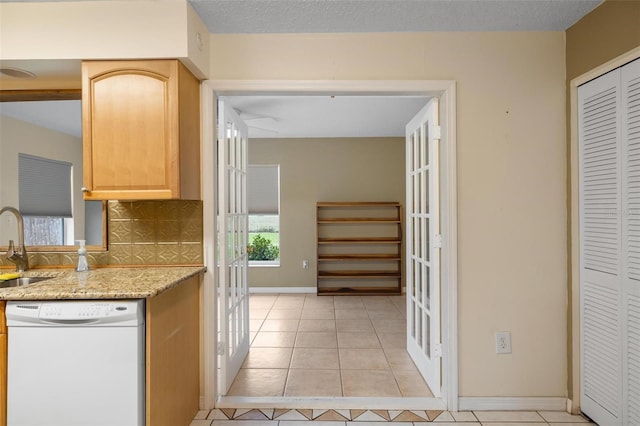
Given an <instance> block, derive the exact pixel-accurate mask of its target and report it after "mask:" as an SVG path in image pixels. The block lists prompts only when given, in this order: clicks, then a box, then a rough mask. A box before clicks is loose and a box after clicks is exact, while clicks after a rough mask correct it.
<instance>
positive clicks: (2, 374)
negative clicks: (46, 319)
mask: <svg viewBox="0 0 640 426" xmlns="http://www.w3.org/2000/svg"><path fill="white" fill-rule="evenodd" d="M5 305H6V302H5V301H4V300H0V426H6V424H7V349H8V348H7V334H6V333H7V327H6V320H5V316H4V309H5Z"/></svg>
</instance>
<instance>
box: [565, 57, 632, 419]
mask: <svg viewBox="0 0 640 426" xmlns="http://www.w3.org/2000/svg"><path fill="white" fill-rule="evenodd" d="M639 58H640V47H637V48H635V49H632V50H630V51H629V52H627V53H624V54H622V55H620V56H618V57H616V58H614V59H612V60H610V61H608V62H606V63H604V64H602V65H600V66H598V67H596V68H594V69H592V70H590V71H587V72H586V73H584V74H582V75H580V76H578V77H576V78H574V79H572V80H571V82H570V83H569V101H570V117H569V125H570V132H571V133H570V135H571V137H570V142H569V143H570V147H569V149H570V158H569V161H570V163H569V172H568V173H569V181H570V183H571V187H570V191H571V192H570V194H569V197H570V199H569V204H570V208H571V210H570V215H571V216H570V220H571V222H570V236H571V240H570V249H571V252H570V253H571V254H570V258H569V262H570V263H569V273H570V283H569V289H570V291H571V293H570V300H569V309H570V311H569V312H568V315H567V316H568V320H569V332H570V335H569V339H570V340H569V347H570V348H571V353H570V354H569V366H568V370H569V371H570V372H571V375H570V378H569V383H568V386H569V390H570V391H571V392H570V394H569V397H568V398H567V411H569V412H570V413H573V414H579V413H580V405H581V401H580V386H581V379H582V377H581V372H580V363H581V359H580V329H581V326H582V324H581V323H580V202H579V201H580V199H579V189H580V186H579V182H580V176H579V169H578V86H581V85H583V84H585V83H587V82H588V81H591V80H593V79H595V78H598V77H600V76H601V75H603V74H606V73H608V72H609V71H612V70H614V69H616V68H619V67H621V66H622V65H624V64H626V63H627V62H631V61H633V60H635V59H639Z"/></svg>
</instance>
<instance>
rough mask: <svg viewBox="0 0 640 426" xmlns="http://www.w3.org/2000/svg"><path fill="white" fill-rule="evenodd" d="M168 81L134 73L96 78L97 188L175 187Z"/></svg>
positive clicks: (95, 140)
mask: <svg viewBox="0 0 640 426" xmlns="http://www.w3.org/2000/svg"><path fill="white" fill-rule="evenodd" d="M168 84H169V83H168V81H167V80H166V79H162V78H157V77H156V76H149V75H131V74H121V75H115V76H108V77H107V78H104V79H101V80H98V81H95V82H94V83H93V85H92V86H93V87H92V92H93V95H94V99H93V104H92V108H93V110H92V123H93V135H92V139H93V147H92V148H93V158H92V168H93V190H94V191H101V190H118V189H123V188H125V189H131V190H135V189H139V190H162V189H170V187H169V184H170V177H169V173H170V171H171V166H170V163H169V154H170V153H169V152H168V148H169V146H170V143H168V142H169V141H170V140H171V139H172V138H171V136H172V135H171V134H170V133H169V132H170V128H171V126H170V117H169V112H170V111H169V108H168V106H167V104H166V98H167V97H168V92H169V87H168ZM123 99H126V101H123ZM158 141H163V142H164V143H162V144H160V143H158Z"/></svg>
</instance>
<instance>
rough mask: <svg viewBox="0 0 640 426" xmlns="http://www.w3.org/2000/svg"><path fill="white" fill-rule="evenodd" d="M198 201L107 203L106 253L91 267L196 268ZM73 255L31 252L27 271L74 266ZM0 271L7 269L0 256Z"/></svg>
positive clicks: (199, 256) (93, 257) (94, 257)
mask: <svg viewBox="0 0 640 426" xmlns="http://www.w3.org/2000/svg"><path fill="white" fill-rule="evenodd" d="M202 221H203V218H202V201H182V200H167V201H109V202H108V207H107V242H108V250H107V251H106V252H95V251H93V252H89V254H88V260H89V266H92V265H94V266H95V265H101V266H107V265H114V266H115V265H118V266H124V265H202V264H203V247H202V241H203V235H202V229H203V225H202ZM76 261H77V255H76V254H75V253H60V252H31V253H29V263H30V266H31V267H47V266H61V265H75V263H76ZM0 266H13V264H12V263H9V262H8V261H7V260H6V259H5V258H4V256H1V255H0Z"/></svg>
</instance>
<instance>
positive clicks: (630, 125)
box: [620, 59, 640, 425]
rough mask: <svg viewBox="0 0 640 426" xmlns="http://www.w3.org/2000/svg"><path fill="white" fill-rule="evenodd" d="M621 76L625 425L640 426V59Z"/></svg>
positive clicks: (628, 66)
mask: <svg viewBox="0 0 640 426" xmlns="http://www.w3.org/2000/svg"><path fill="white" fill-rule="evenodd" d="M620 72H621V77H622V90H621V94H622V96H621V97H622V104H621V114H620V115H621V117H622V119H621V121H622V131H621V139H622V141H625V142H626V143H623V144H622V146H623V148H622V158H623V162H622V174H623V182H624V183H623V187H622V191H623V192H622V211H623V221H622V249H623V253H624V254H625V256H626V257H625V261H624V262H623V276H622V283H623V286H622V287H623V289H622V295H623V309H622V316H623V334H622V335H623V346H622V353H623V357H622V360H623V372H625V373H626V375H624V376H623V388H622V389H623V401H627V407H626V410H625V411H624V412H623V424H626V425H640V59H639V60H636V61H634V62H631V63H630V64H627V65H625V66H624V67H622V69H621V70H620Z"/></svg>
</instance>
